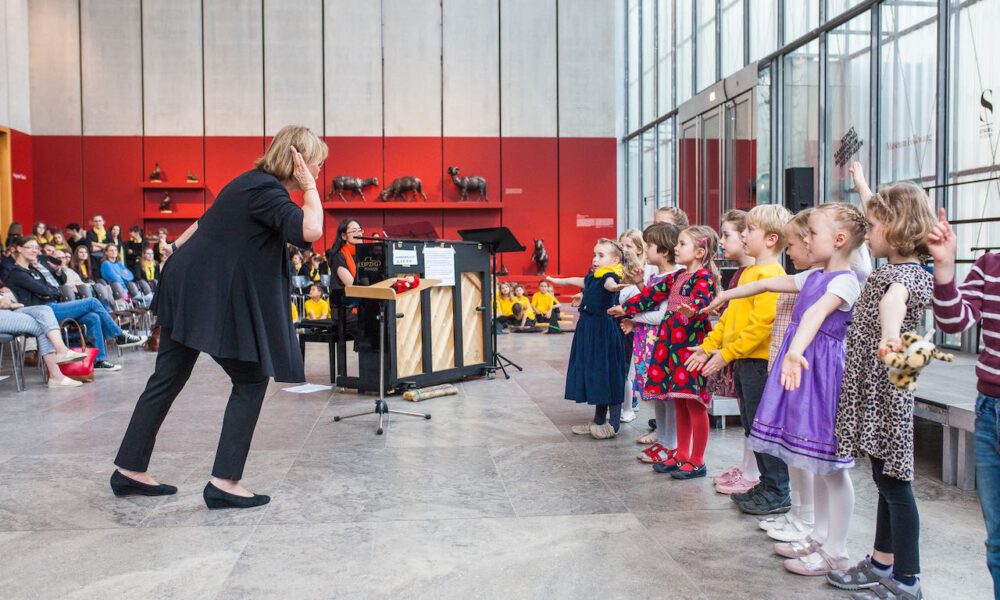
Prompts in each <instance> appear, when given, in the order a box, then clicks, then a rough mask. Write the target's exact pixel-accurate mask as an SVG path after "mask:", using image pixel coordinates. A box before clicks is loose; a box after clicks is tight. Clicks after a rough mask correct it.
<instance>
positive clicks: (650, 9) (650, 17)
mask: <svg viewBox="0 0 1000 600" xmlns="http://www.w3.org/2000/svg"><path fill="white" fill-rule="evenodd" d="M655 6H656V2H655V0H642V12H641V14H642V27H641V28H640V29H641V31H642V52H641V53H640V54H641V57H640V59H641V62H642V111H641V112H642V122H643V123H649V122H650V121H652V120H653V119H655V118H656V56H655V54H654V52H655V43H654V42H655V39H654V38H655V36H656V18H655V15H656V11H655V9H654V7H655Z"/></svg>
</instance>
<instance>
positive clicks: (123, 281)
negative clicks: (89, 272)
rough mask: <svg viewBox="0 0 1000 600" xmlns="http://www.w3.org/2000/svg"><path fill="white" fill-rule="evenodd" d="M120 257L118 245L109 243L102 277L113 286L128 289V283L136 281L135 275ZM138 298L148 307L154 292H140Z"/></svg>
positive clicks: (103, 263) (102, 265)
mask: <svg viewBox="0 0 1000 600" xmlns="http://www.w3.org/2000/svg"><path fill="white" fill-rule="evenodd" d="M120 259H121V257H120V256H119V254H118V247H117V246H115V245H114V244H108V245H107V246H106V247H105V248H104V260H103V261H101V278H102V279H104V281H106V282H108V283H109V284H111V285H112V286H114V285H115V284H117V285H119V286H121V287H122V288H124V289H126V290H127V289H128V283H129V282H132V281H135V275H133V274H132V272H131V271H129V270H128V268H127V267H126V266H125V263H123V262H121V260H120ZM136 291H138V290H136ZM136 300H137V301H139V303H140V304H142V306H144V307H146V308H148V307H149V305H150V304H152V302H153V293H152V292H149V293H148V294H142V293H140V295H139V297H138V298H136Z"/></svg>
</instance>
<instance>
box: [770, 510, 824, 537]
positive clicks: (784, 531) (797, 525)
mask: <svg viewBox="0 0 1000 600" xmlns="http://www.w3.org/2000/svg"><path fill="white" fill-rule="evenodd" d="M812 530H813V528H812V525H810V524H808V523H803V522H802V521H800V520H799V519H797V518H796V517H794V516H791V517H788V518H787V520H786V521H785V522H784V523H783V524H781V525H775V526H774V527H772V528H771V529H769V530H768V531H767V537H769V538H771V539H772V540H775V541H778V542H800V541H802V540H804V539H806V536H808V535H809V534H810V533H812Z"/></svg>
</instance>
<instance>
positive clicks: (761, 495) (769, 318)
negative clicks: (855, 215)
mask: <svg viewBox="0 0 1000 600" xmlns="http://www.w3.org/2000/svg"><path fill="white" fill-rule="evenodd" d="M791 218H792V214H791V213H790V212H788V210H787V209H785V208H784V207H783V206H780V205H777V204H766V205H760V206H756V207H754V208H753V209H752V210H750V212H748V213H747V215H746V229H744V231H743V233H742V239H743V245H744V247H745V250H746V254H747V256H749V257H751V258H753V259H754V264H753V265H751V266H748V267H747V268H746V269H744V270H743V272H742V273H741V274H740V279H739V285H745V284H747V283H751V282H753V281H758V280H761V279H768V278H770V277H779V276H782V275H784V274H785V270H784V269H783V268H782V266H781V264H779V262H778V257H779V256H780V255H781V252H782V250H784V248H785V234H784V228H785V224H787V223H788V221H790V220H791ZM777 309H778V294H776V293H772V292H768V293H764V294H759V295H757V296H753V297H750V298H741V299H738V300H733V301H732V302H730V303H729V306H728V307H726V310H725V311H724V312H723V313H722V316H721V317H720V318H719V324H718V325H717V326H716V327H715V329H713V330H712V333H711V334H709V336H708V337H707V338H705V340H704V341H703V342H702V344H701V346H698V347H695V348H694V351H693V352H692V354H691V356H690V357H689V358H688V360H687V361H686V363H685V366H686V367H687V368H688V369H689V370H694V369H699V368H700V369H701V371H702V373H703V374H704V375H705V376H706V377H707V376H711V375H713V374H715V373H718V372H719V371H720V370H722V368H723V367H724V366H726V364H729V363H732V365H733V380H734V384H735V388H736V395H737V398H738V399H739V404H740V421H741V423H742V425H743V432H744V435H745V436H747V437H749V435H750V427H751V425H753V421H754V418H755V417H756V414H757V407H758V405H759V404H760V399H761V396H762V395H763V393H764V384H765V383H766V381H767V358H768V354H769V351H770V346H771V327H772V326H773V325H774V317H775V314H776V312H777ZM744 452H745V454H746V455H747V457H748V456H749V453H748V451H747V450H746V449H744ZM754 458H755V462H756V463H757V468H758V470H759V471H760V479H759V481H757V482H754V481H752V480H748V481H746V482H745V483H746V486H745V488H746V491H745V492H736V493H733V494H732V495H731V496H730V498H732V499H733V501H734V502H736V503H737V504H738V505H739V507H740V510H742V511H743V512H746V513H748V514H755V515H763V514H774V513H778V512H784V511H785V510H787V508H786V507H791V497H790V495H789V494H790V490H789V480H788V467H787V465H785V463H784V461H782V460H781V459H779V458H776V457H774V456H771V455H769V454H762V453H756V452H755V453H754ZM744 462H748V459H746V458H745V460H744ZM731 471H732V469H731ZM730 478H731V479H733V478H735V479H740V478H742V472H740V473H730Z"/></svg>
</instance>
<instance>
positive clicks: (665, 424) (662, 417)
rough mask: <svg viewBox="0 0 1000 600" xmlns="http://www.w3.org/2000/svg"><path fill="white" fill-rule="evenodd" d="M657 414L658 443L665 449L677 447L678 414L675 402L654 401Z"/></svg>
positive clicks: (654, 410)
mask: <svg viewBox="0 0 1000 600" xmlns="http://www.w3.org/2000/svg"><path fill="white" fill-rule="evenodd" d="M653 412H654V413H655V414H656V441H658V442H660V444H662V445H663V446H664V447H665V448H676V447H677V412H676V411H675V410H674V401H673V400H653Z"/></svg>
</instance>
